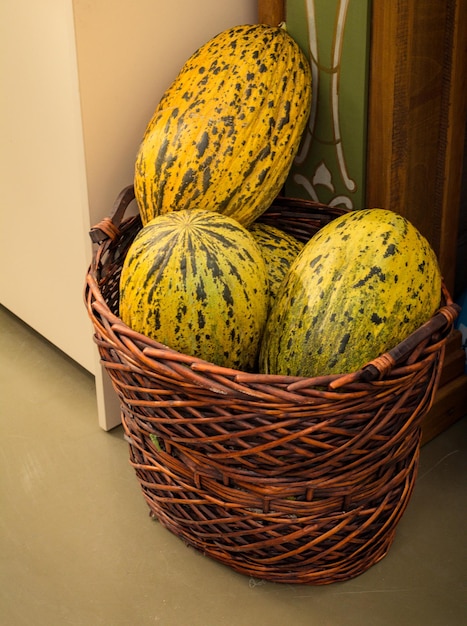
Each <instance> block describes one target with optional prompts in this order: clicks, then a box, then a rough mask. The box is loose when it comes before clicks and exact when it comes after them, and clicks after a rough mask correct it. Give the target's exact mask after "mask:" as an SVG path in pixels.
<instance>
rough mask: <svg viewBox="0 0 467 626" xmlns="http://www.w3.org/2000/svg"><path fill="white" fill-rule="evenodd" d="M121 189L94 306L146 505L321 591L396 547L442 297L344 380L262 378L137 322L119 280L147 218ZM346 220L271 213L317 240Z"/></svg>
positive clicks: (243, 566)
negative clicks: (127, 311)
mask: <svg viewBox="0 0 467 626" xmlns="http://www.w3.org/2000/svg"><path fill="white" fill-rule="evenodd" d="M133 198H134V194H133V189H132V187H128V188H126V189H125V190H123V191H122V193H121V195H120V196H119V198H118V199H117V201H116V205H115V210H114V214H113V216H112V218H107V219H105V220H104V221H103V222H101V223H100V224H99V225H97V226H96V227H95V228H94V229H93V230H92V231H91V237H92V239H93V241H94V242H96V243H97V244H98V245H97V246H96V251H95V255H94V258H93V262H92V265H91V267H90V269H89V272H88V275H87V284H86V290H85V299H86V303H87V308H88V312H89V315H90V317H91V319H92V322H93V325H94V330H95V335H94V337H95V341H96V343H97V345H98V348H99V352H100V356H101V359H102V363H103V365H104V366H105V368H106V370H107V372H108V374H109V376H110V378H111V380H112V383H113V386H114V388H115V391H116V392H117V394H118V396H119V398H120V405H121V417H122V423H123V427H124V430H125V433H126V437H127V440H128V442H129V448H130V461H131V463H132V465H133V467H134V469H135V471H136V475H137V478H138V480H139V483H140V486H141V489H142V492H143V494H144V497H145V499H146V501H147V503H148V505H149V508H150V511H151V514H152V515H153V516H154V517H155V518H157V519H158V520H159V521H160V522H161V523H162V524H163V525H164V526H165V527H167V528H168V529H170V530H171V531H172V532H173V533H175V534H176V535H177V536H179V537H180V538H182V539H183V540H184V541H185V542H186V543H187V544H189V545H191V546H194V547H195V548H196V549H198V550H200V551H201V552H202V553H204V554H206V555H209V556H210V557H212V558H214V559H216V560H218V561H220V562H222V563H224V564H226V565H228V566H230V567H231V568H233V569H234V570H236V571H238V572H241V573H243V574H247V575H250V576H254V577H256V578H262V579H265V580H270V581H276V582H283V583H307V584H315V585H317V584H326V583H332V582H335V581H343V580H346V579H349V578H352V577H354V576H357V575H358V574H360V573H362V572H364V571H365V570H367V569H368V568H369V567H370V566H371V565H373V564H374V563H376V562H377V561H379V560H380V559H381V558H382V557H384V556H385V554H386V553H387V551H388V549H389V547H390V545H391V543H392V541H393V538H394V533H395V530H396V526H397V524H398V522H399V520H400V518H401V516H402V514H403V513H404V510H405V509H406V506H407V504H408V502H409V499H410V496H411V493H412V490H413V487H414V482H415V477H416V473H417V465H418V458H419V447H420V431H421V429H420V424H421V419H422V417H423V415H424V414H425V413H426V412H427V411H428V409H429V408H430V406H431V404H432V400H433V396H434V393H435V391H436V389H437V385H438V381H439V376H440V370H441V366H442V362H443V358H444V347H445V343H446V340H447V337H448V335H449V333H450V331H451V329H452V326H453V323H454V320H455V318H456V316H457V314H458V308H457V307H456V305H454V304H453V303H452V301H451V298H450V296H449V294H448V293H447V291H446V290H445V289H444V287H443V296H444V305H443V306H442V308H441V309H440V311H439V312H438V313H437V314H436V315H435V316H434V317H433V318H432V319H431V320H430V321H429V322H428V323H427V324H425V325H424V326H422V327H421V328H420V329H418V330H417V331H416V332H415V333H413V334H412V335H411V336H410V337H409V338H408V339H407V340H406V341H404V342H403V343H401V344H399V346H397V347H396V348H395V349H394V350H392V351H391V352H389V353H387V354H385V355H383V356H382V357H380V358H378V359H376V360H375V361H372V363H371V364H369V365H368V366H367V367H365V368H363V369H362V370H361V371H359V372H355V373H352V374H350V375H345V376H338V375H330V376H322V377H319V378H301V377H286V376H273V375H259V374H252V373H246V372H241V371H237V370H232V369H228V368H224V367H218V366H215V365H213V364H211V363H208V362H205V361H202V360H200V359H197V358H193V357H189V356H186V355H184V354H181V353H179V352H176V351H174V350H171V349H170V348H168V347H166V346H164V345H162V344H159V343H157V342H155V341H153V340H150V339H148V338H147V337H145V336H142V335H140V334H138V333H135V332H133V331H132V330H130V328H128V327H127V326H126V325H125V324H123V322H122V321H121V320H120V319H119V317H118V304H119V299H118V285H119V277H120V271H121V267H122V263H123V260H124V257H125V254H126V251H127V250H128V247H129V245H130V244H131V242H132V241H133V238H134V236H135V234H136V233H137V231H138V230H139V229H140V228H141V223H140V220H139V217H131V218H129V219H125V220H123V221H122V219H123V216H124V213H125V211H126V208H127V206H128V205H129V203H130V202H131V201H132V200H133ZM342 213H343V210H342V209H338V208H331V207H327V206H324V205H320V204H317V203H313V202H310V201H303V200H297V199H294V200H290V199H277V201H276V202H274V204H273V206H272V207H270V209H269V210H268V211H267V212H266V213H265V214H264V216H263V218H262V219H263V220H264V221H269V222H270V223H273V224H275V225H277V226H279V227H280V228H282V229H283V230H286V231H288V232H291V233H293V234H294V235H295V236H297V237H299V238H301V239H303V240H307V239H308V238H309V237H310V236H311V235H312V234H313V233H314V232H316V231H317V230H318V229H319V228H320V227H321V226H322V225H323V224H325V223H327V222H329V221H330V220H331V219H333V218H334V217H336V216H337V215H340V214H342Z"/></svg>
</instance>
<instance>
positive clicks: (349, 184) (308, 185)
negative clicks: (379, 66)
mask: <svg viewBox="0 0 467 626" xmlns="http://www.w3.org/2000/svg"><path fill="white" fill-rule="evenodd" d="M370 5H371V0H287V5H286V8H287V13H286V15H287V30H288V32H289V33H290V34H291V35H292V37H293V38H294V39H295V40H296V41H297V42H298V43H299V45H300V46H301V47H302V49H303V50H304V52H305V53H306V54H307V56H308V58H309V59H310V63H311V67H312V75H313V105H312V112H311V116H310V121H309V124H308V127H307V129H306V130H305V133H304V136H303V140H302V144H301V147H300V150H299V153H298V155H297V158H296V159H295V162H294V164H293V166H292V169H291V171H290V174H289V177H288V180H287V183H286V186H285V192H286V194H287V195H291V196H295V197H302V198H312V199H313V200H319V201H320V202H324V203H326V204H330V205H333V206H335V205H342V206H347V207H349V208H362V207H363V206H364V201H365V162H366V129H367V92H368V90H367V83H368V55H369V25H370V8H371V7H370Z"/></svg>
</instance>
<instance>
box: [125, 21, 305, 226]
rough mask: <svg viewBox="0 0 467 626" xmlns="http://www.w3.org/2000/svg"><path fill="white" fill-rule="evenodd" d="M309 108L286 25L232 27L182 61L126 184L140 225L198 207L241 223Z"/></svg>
mask: <svg viewBox="0 0 467 626" xmlns="http://www.w3.org/2000/svg"><path fill="white" fill-rule="evenodd" d="M310 108H311V71H310V67H309V63H308V60H307V58H306V56H305V55H304V54H303V52H302V51H301V49H300V47H299V46H298V45H297V43H296V42H295V41H294V39H293V38H292V37H291V36H290V35H288V34H287V32H286V31H285V30H284V29H282V28H278V27H273V26H267V25H265V24H249V25H241V26H234V27H233V28H229V29H227V30H225V31H223V32H221V33H219V34H218V35H217V36H216V37H214V38H213V39H211V40H210V41H208V42H207V43H206V44H205V45H203V46H202V47H201V48H199V49H198V50H197V51H196V52H195V53H194V54H193V55H192V56H191V57H190V58H189V59H188V60H187V62H186V63H185V65H184V66H183V67H182V69H181V70H180V73H179V74H178V76H177V77H176V78H175V80H174V81H173V83H172V84H171V85H170V87H169V88H168V89H167V91H166V92H165V94H164V95H163V97H162V99H161V100H160V102H159V104H158V106H157V107H156V110H155V112H154V114H153V117H152V119H151V120H150V122H149V124H148V126H147V128H146V131H145V133H144V136H143V139H142V142H141V145H140V147H139V150H138V154H137V157H136V163H135V176H134V186H135V194H136V200H137V203H138V206H139V210H140V214H141V219H142V221H143V224H145V223H147V222H148V221H149V220H150V219H152V218H153V217H155V216H156V215H159V214H162V213H166V212H170V211H176V210H180V209H198V208H201V209H207V210H212V211H220V212H222V213H225V214H226V215H230V216H231V217H235V219H237V220H238V221H239V222H240V223H241V224H243V225H245V226H248V225H249V224H250V223H252V222H253V221H254V220H255V219H256V218H257V217H258V216H259V215H260V214H261V213H262V212H263V211H264V210H265V209H266V208H267V207H268V206H269V205H270V204H271V202H272V200H273V199H274V198H275V197H276V195H277V194H278V192H279V190H280V188H281V187H282V185H283V184H284V181H285V179H286V177H287V174H288V171H289V170H290V167H291V165H292V161H293V158H294V157H295V155H296V153H297V151H298V148H299V143H300V140H301V136H302V134H303V130H304V128H305V125H306V122H307V119H308V116H309V112H310Z"/></svg>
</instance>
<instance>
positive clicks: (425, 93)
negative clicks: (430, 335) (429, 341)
mask: <svg viewBox="0 0 467 626" xmlns="http://www.w3.org/2000/svg"><path fill="white" fill-rule="evenodd" d="M465 23H467V3H466V2H465V1H463V0H424V1H423V2H422V1H421V0H398V1H397V2H387V0H373V2H372V21H371V46H370V75H369V102H368V110H369V116H368V146H367V177H366V178H367V189H366V195H367V198H366V205H367V206H373V207H376V206H379V207H385V208H388V209H392V210H394V211H397V212H398V213H401V214H402V215H405V216H406V217H407V218H408V219H410V220H411V221H412V222H413V223H414V224H415V226H417V228H419V230H420V231H421V232H422V233H423V234H424V235H425V236H426V237H427V239H428V240H429V241H430V243H431V245H432V246H433V248H434V250H435V252H436V253H437V255H438V258H439V260H440V265H441V269H442V272H443V276H444V280H445V283H446V285H447V287H448V289H449V290H450V291H451V292H452V291H453V288H454V278H455V264H456V240H457V225H458V212H459V199H460V190H461V172H462V154H463V147H464V143H463V140H464V132H465V117H466V73H467V54H466V41H467V30H466V29H465Z"/></svg>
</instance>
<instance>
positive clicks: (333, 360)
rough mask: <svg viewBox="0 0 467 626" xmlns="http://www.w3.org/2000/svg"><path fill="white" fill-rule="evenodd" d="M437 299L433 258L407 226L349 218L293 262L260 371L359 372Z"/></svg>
mask: <svg viewBox="0 0 467 626" xmlns="http://www.w3.org/2000/svg"><path fill="white" fill-rule="evenodd" d="M440 299H441V274H440V269H439V265H438V261H437V258H436V255H435V253H434V251H433V250H432V248H431V246H430V245H429V243H428V241H427V240H426V239H425V238H424V237H423V236H422V235H421V234H420V232H419V231H418V230H417V229H416V228H415V227H414V226H413V225H412V224H411V223H410V222H409V221H408V220H407V219H405V218H404V217H402V216H400V215H398V214H396V213H394V212H392V211H388V210H384V209H365V210H360V211H352V212H349V213H347V214H345V215H343V216H341V217H339V218H337V219H335V220H333V221H332V222H330V223H329V224H327V225H326V226H324V227H323V228H322V229H321V230H320V231H319V232H318V233H317V234H316V235H314V237H312V238H311V239H310V241H308V243H307V244H306V245H305V247H304V248H303V250H302V251H301V252H300V254H299V255H298V257H297V258H296V260H295V261H294V263H292V265H291V267H290V269H289V272H288V274H287V276H286V278H285V279H284V282H283V283H282V286H281V289H280V292H279V294H278V295H277V298H276V301H275V304H274V306H273V307H272V311H271V313H270V315H269V318H268V322H267V325H266V329H265V333H264V338H263V341H262V346H261V354H260V368H261V371H263V372H266V373H270V374H286V375H297V376H319V375H325V374H342V373H348V372H352V371H355V370H358V369H360V368H361V367H362V366H363V365H365V364H366V363H367V362H369V361H371V360H373V359H374V358H376V357H377V356H379V355H380V354H382V353H384V352H386V351H388V350H390V349H391V348H393V347H394V346H395V345H397V344H398V343H399V342H400V341H402V340H403V339H405V338H406V337H407V336H408V335H409V334H410V333H412V332H413V331H414V330H416V329H417V328H418V327H419V326H421V325H422V324H423V323H424V322H426V321H427V320H428V319H430V318H431V316H432V315H433V314H434V313H435V311H436V310H437V308H438V307H439V305H440Z"/></svg>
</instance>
